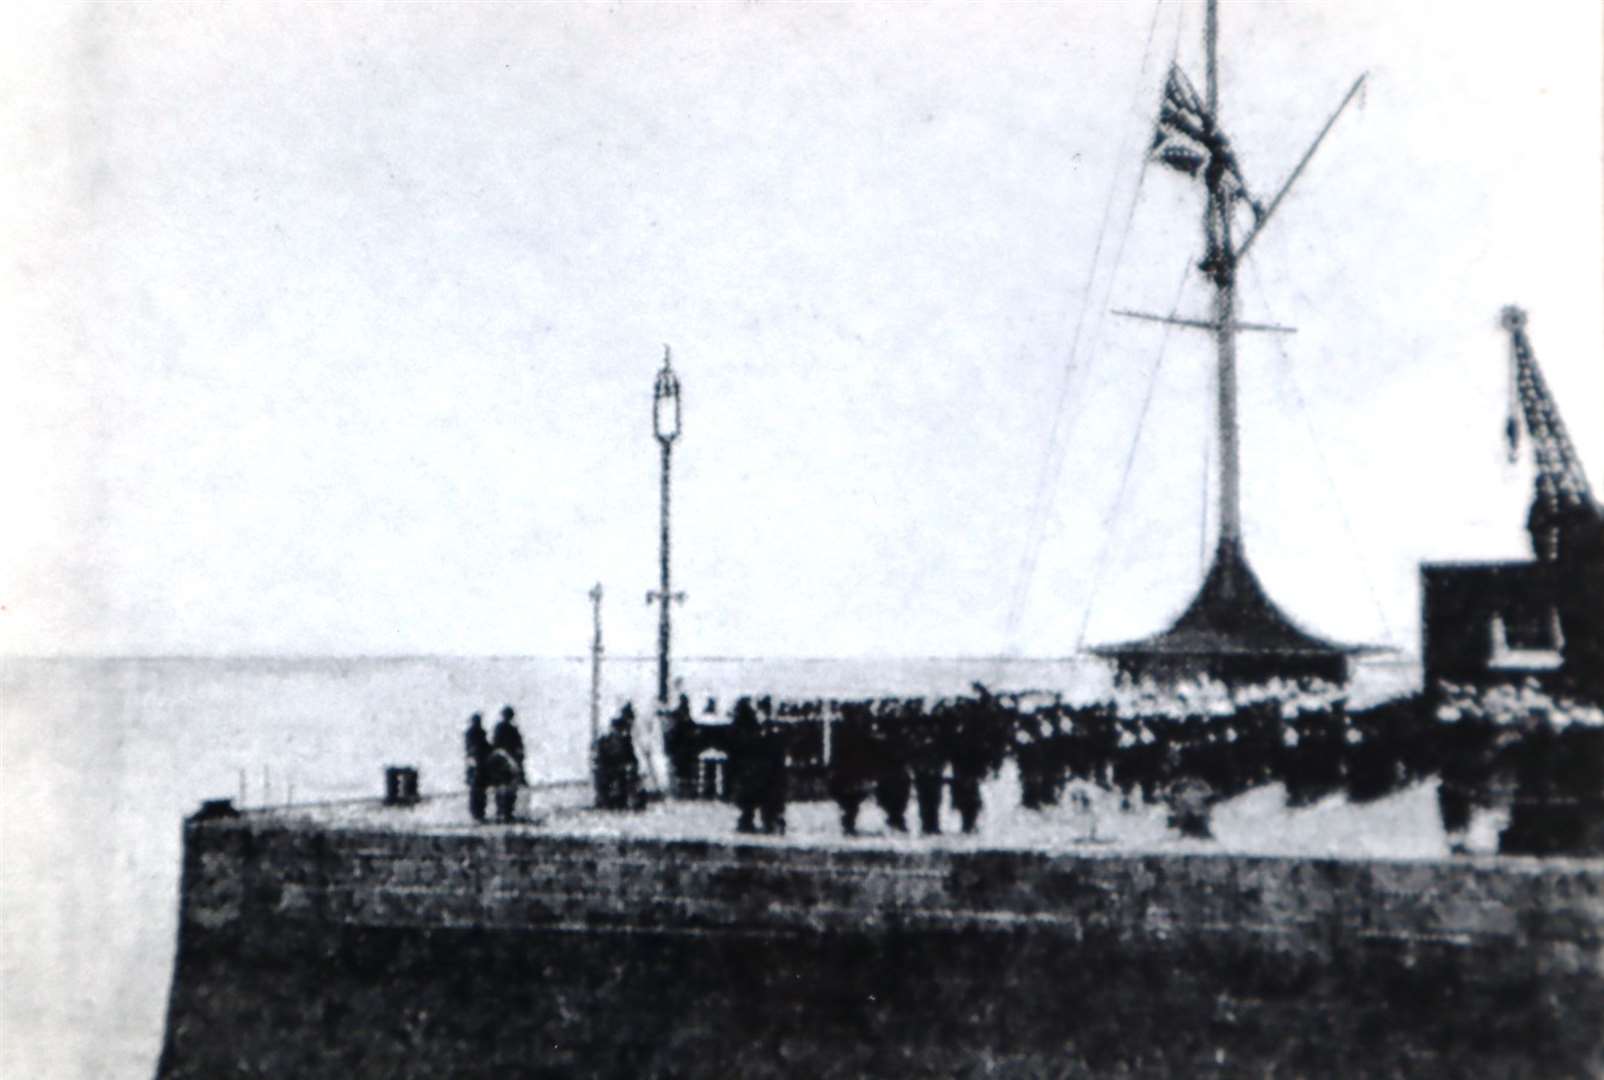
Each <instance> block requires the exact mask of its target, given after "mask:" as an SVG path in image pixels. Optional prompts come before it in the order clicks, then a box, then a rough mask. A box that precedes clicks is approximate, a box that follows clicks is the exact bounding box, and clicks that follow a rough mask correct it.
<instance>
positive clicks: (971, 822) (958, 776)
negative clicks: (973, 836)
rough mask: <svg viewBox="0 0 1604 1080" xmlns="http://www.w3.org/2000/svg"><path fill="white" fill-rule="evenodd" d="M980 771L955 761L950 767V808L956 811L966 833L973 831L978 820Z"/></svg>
mask: <svg viewBox="0 0 1604 1080" xmlns="http://www.w3.org/2000/svg"><path fill="white" fill-rule="evenodd" d="M980 775H981V773H980V770H979V769H976V768H973V767H972V766H970V765H968V764H967V763H966V764H964V765H960V764H959V763H958V762H957V761H954V762H953V766H952V807H953V809H954V810H957V811H958V818H959V820H960V821H961V822H962V823H963V830H964V832H966V833H972V832H974V831H975V824H976V822H978V821H979V820H980Z"/></svg>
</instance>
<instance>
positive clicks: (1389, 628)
mask: <svg viewBox="0 0 1604 1080" xmlns="http://www.w3.org/2000/svg"><path fill="white" fill-rule="evenodd" d="M1245 261H1246V262H1247V263H1248V273H1249V274H1250V275H1251V276H1252V277H1253V288H1254V291H1255V292H1257V293H1258V294H1259V295H1260V296H1264V295H1266V294H1265V291H1264V288H1263V283H1262V282H1261V281H1260V279H1259V273H1258V270H1257V268H1256V267H1255V266H1254V263H1253V260H1251V259H1249V260H1245ZM1275 344H1276V351H1277V352H1278V353H1279V354H1280V359H1281V363H1280V364H1279V365H1277V366H1278V367H1279V369H1280V373H1281V377H1282V379H1283V380H1285V383H1286V386H1287V388H1288V389H1290V390H1291V391H1292V401H1293V404H1295V405H1296V406H1297V408H1298V415H1299V416H1300V417H1302V419H1303V427H1304V430H1305V431H1307V432H1308V434H1309V442H1310V444H1311V445H1312V446H1313V447H1314V456H1315V460H1316V461H1318V462H1319V463H1320V475H1321V476H1323V477H1324V478H1325V482H1326V487H1328V488H1330V489H1331V501H1332V503H1333V504H1335V506H1336V508H1337V517H1338V519H1339V520H1340V521H1341V522H1342V531H1343V532H1344V533H1345V534H1346V535H1347V537H1348V543H1349V545H1351V546H1352V548H1353V554H1354V561H1355V562H1356V563H1358V565H1359V576H1360V577H1362V578H1363V579H1364V583H1365V590H1366V591H1367V592H1368V593H1369V594H1370V602H1371V603H1372V604H1374V605H1375V607H1376V615H1377V616H1378V617H1379V618H1380V620H1381V627H1382V633H1384V634H1385V635H1386V637H1387V642H1388V644H1390V645H1391V646H1393V647H1394V648H1397V647H1398V635H1397V633H1396V632H1395V630H1394V628H1393V625H1392V620H1391V619H1389V618H1388V617H1387V609H1386V608H1385V607H1384V606H1383V605H1382V603H1381V593H1380V592H1379V591H1378V590H1377V588H1376V583H1375V580H1374V579H1373V578H1372V577H1371V575H1370V568H1369V566H1368V565H1367V564H1366V561H1365V557H1364V549H1363V548H1362V547H1361V546H1360V544H1359V535H1358V534H1357V533H1356V532H1354V529H1353V522H1352V520H1351V519H1350V518H1349V517H1348V510H1347V507H1346V506H1345V505H1344V504H1343V501H1342V493H1341V491H1340V489H1338V487H1337V480H1336V477H1335V476H1334V475H1333V474H1332V472H1331V464H1330V462H1329V461H1327V460H1326V455H1325V451H1324V450H1323V449H1322V448H1321V445H1320V435H1319V433H1318V432H1317V431H1316V430H1315V427H1314V418H1313V417H1312V416H1310V415H1309V407H1308V404H1307V403H1306V402H1305V400H1304V397H1303V392H1302V391H1301V390H1300V389H1299V388H1298V379H1297V375H1296V374H1295V373H1294V372H1293V370H1292V358H1291V357H1290V356H1289V355H1287V348H1286V342H1285V341H1282V340H1280V339H1279V338H1278V339H1277V341H1276V343H1275Z"/></svg>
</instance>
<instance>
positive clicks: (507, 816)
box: [463, 705, 524, 822]
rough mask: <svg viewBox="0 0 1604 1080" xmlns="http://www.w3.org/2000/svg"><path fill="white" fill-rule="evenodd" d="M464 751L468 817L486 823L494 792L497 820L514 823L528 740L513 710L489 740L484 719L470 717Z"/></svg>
mask: <svg viewBox="0 0 1604 1080" xmlns="http://www.w3.org/2000/svg"><path fill="white" fill-rule="evenodd" d="M463 751H464V754H465V755H466V757H467V765H468V768H467V779H468V813H469V814H470V815H471V816H472V817H473V820H475V821H484V820H485V810H486V803H487V802H488V796H489V795H490V793H491V792H494V793H495V800H496V820H498V821H504V822H505V821H511V820H512V818H513V812H514V810H515V809H516V808H517V805H518V788H519V787H520V786H522V785H523V783H524V737H523V733H522V732H521V731H519V730H518V722H517V714H516V713H515V712H514V711H513V707H512V706H511V705H508V706H506V707H504V708H503V709H502V710H501V719H500V721H499V722H497V724H496V727H495V730H494V731H492V732H491V733H490V734H489V735H488V736H487V735H486V734H485V726H484V716H483V715H481V714H480V713H474V714H473V715H472V716H471V717H469V718H468V730H467V731H466V732H464V733H463Z"/></svg>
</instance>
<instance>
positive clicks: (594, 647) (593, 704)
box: [590, 581, 602, 747]
mask: <svg viewBox="0 0 1604 1080" xmlns="http://www.w3.org/2000/svg"><path fill="white" fill-rule="evenodd" d="M601 602H602V587H601V582H599V581H598V582H596V587H595V588H594V589H591V590H590V613H591V622H592V625H593V626H594V627H595V636H594V637H593V638H592V639H591V643H590V745H591V746H593V747H594V746H595V745H596V740H597V739H599V738H600V737H601V665H602V627H601Z"/></svg>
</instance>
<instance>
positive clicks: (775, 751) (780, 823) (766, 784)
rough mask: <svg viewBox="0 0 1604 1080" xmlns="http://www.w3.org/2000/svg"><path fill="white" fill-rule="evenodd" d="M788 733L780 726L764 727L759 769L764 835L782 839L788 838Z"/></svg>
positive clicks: (760, 817)
mask: <svg viewBox="0 0 1604 1080" xmlns="http://www.w3.org/2000/svg"><path fill="white" fill-rule="evenodd" d="M788 741H789V740H788V739H787V738H786V729H785V727H784V726H783V725H782V724H779V723H767V724H764V725H763V735H762V741H761V743H760V746H761V750H760V751H759V755H760V758H759V760H760V764H759V766H758V768H759V771H760V774H761V776H762V778H763V781H762V786H761V788H760V789H759V795H758V808H757V812H758V820H759V821H761V822H762V827H763V831H764V832H766V833H773V834H777V835H780V836H784V835H785V798H786V783H787V777H786V770H787V768H788V767H789V766H788V762H787V754H786V744H787V742H788Z"/></svg>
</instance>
